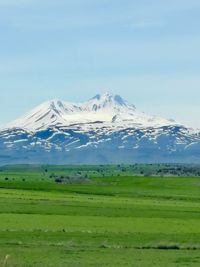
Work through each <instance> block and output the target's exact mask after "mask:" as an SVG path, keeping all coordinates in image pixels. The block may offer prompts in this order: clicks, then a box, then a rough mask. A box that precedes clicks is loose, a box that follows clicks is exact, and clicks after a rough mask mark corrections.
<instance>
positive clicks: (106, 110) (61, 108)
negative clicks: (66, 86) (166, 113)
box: [6, 93, 178, 131]
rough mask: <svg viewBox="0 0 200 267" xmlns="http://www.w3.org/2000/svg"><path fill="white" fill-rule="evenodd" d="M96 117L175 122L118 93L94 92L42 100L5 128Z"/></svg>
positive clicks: (39, 126) (31, 127)
mask: <svg viewBox="0 0 200 267" xmlns="http://www.w3.org/2000/svg"><path fill="white" fill-rule="evenodd" d="M96 121H102V122H110V123H111V124H112V123H117V122H118V123H119V124H120V123H121V124H122V125H124V123H123V122H128V123H129V124H131V125H133V126H134V125H135V126H136V125H137V126H138V127H139V126H140V127H142V126H144V127H147V126H154V127H155V126H164V125H175V124H178V123H176V122H172V121H171V120H166V119H162V118H159V117H156V116H149V115H147V114H145V113H143V112H140V111H138V110H137V109H136V107H135V106H134V105H132V104H129V103H128V102H127V101H125V100H124V99H123V98H122V97H121V96H119V95H111V94H109V93H105V94H102V95H100V94H98V95H96V96H95V97H93V98H91V99H89V100H88V101H86V102H83V103H70V102H65V101H61V100H57V99H54V100H51V101H47V102H44V103H42V104H41V105H39V106H38V107H36V108H34V109H33V110H31V111H30V112H29V113H27V114H25V115H24V116H22V117H21V118H19V119H17V120H15V121H14V122H12V123H10V124H8V125H7V126H6V127H7V128H15V127H16V126H17V127H21V128H23V129H27V130H32V131H34V130H39V129H47V128H48V127H52V126H58V125H59V126H61V125H62V126H66V125H70V124H73V123H77V124H78V123H92V122H96Z"/></svg>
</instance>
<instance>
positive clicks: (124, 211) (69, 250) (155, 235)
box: [0, 169, 200, 267]
mask: <svg viewBox="0 0 200 267" xmlns="http://www.w3.org/2000/svg"><path fill="white" fill-rule="evenodd" d="M56 171H58V170H55V172H56ZM5 177H6V178H5ZM117 264H118V265H121V266H131V267H132V266H134V267H135V266H136V267H151V266H152V267H162V266H163V267H168V266H169V267H175V266H181V267H182V266H196V267H199V266H200V178H197V177H196V178H192V177H191V178H181V177H179V178H176V177H171V178H170V177H133V176H132V177H128V176H126V177H118V176H117V177H114V176H113V177H103V178H101V177H98V178H90V182H87V183H83V184H56V183H55V181H54V180H53V179H49V177H48V176H47V175H46V173H44V172H40V171H38V170H37V171H36V170H34V169H33V170H24V171H22V170H21V169H20V170H17V169H11V170H4V171H2V172H1V173H0V266H7V267H10V266H11V267H13V266H20V267H21V266H24V267H27V266H41V267H44V266H60V267H63V266H69V267H76V266H77V267H79V266H80V267H82V266H83V267H87V266H94V267H96V266H97V267H98V266H116V265H117Z"/></svg>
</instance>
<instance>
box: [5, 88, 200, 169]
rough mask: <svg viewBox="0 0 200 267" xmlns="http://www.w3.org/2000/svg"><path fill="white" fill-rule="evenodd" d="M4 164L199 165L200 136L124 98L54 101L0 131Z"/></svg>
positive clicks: (105, 97)
mask: <svg viewBox="0 0 200 267" xmlns="http://www.w3.org/2000/svg"><path fill="white" fill-rule="evenodd" d="M0 151H1V152H0V164H11V163H52V164H67V163H71V164H94V163H96V164H98V163H101V164H104V163H134V162H200V157H199V156H200V134H199V133H198V132H197V131H195V130H193V129H189V128H187V127H185V126H183V125H181V124H179V123H176V122H175V121H172V120H166V119H162V118H159V117H156V116H149V115H147V114H145V113H143V112H140V111H138V110H137V109H136V107H135V106H134V105H131V104H129V103H128V102H127V101H125V100H124V99H123V98H121V97H120V96H119V95H114V96H113V95H110V94H108V93H105V94H103V95H96V96H95V97H93V98H91V99H90V100H88V101H87V102H84V103H77V104H76V103H69V102H64V101H60V100H52V101H48V102H45V103H43V104H41V105H40V106H38V107H36V108H35V109H33V110H32V111H30V112H29V113H27V114H26V115H25V116H23V117H21V118H19V119H18V120H16V121H14V122H12V123H10V124H8V125H7V126H6V127H4V129H2V130H1V131H0Z"/></svg>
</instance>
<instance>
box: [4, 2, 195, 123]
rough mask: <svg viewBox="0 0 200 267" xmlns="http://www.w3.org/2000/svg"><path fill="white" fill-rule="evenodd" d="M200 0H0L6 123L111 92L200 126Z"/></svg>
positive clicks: (140, 107) (159, 113) (147, 108)
mask: <svg viewBox="0 0 200 267" xmlns="http://www.w3.org/2000/svg"><path fill="white" fill-rule="evenodd" d="M199 51H200V1H199V0H190V1H189V0H168V1H165V0H140V1H138V0H56V1H55V0H1V1H0V93H1V98H0V99H1V101H0V103H1V105H0V124H4V123H6V122H8V121H11V120H13V119H15V118H17V117H18V116H19V115H22V114H23V113H24V112H26V111H28V110H29V109H31V108H33V107H34V106H35V105H38V104H40V103H41V102H43V101H45V100H48V99H51V98H61V99H63V100H67V101H83V100H86V99H88V98H90V97H92V96H93V95H95V94H96V93H101V92H105V91H109V92H111V93H114V94H115V93H116V94H120V95H122V96H123V97H124V98H125V99H127V100H128V101H129V102H131V103H133V104H135V105H136V106H137V107H138V109H140V110H143V111H145V112H147V113H150V114H156V115H160V116H163V117H166V118H174V119H176V120H177V121H180V122H182V123H185V124H187V125H190V126H193V127H199V128H200V120H199V113H200V105H199V99H200V52H199Z"/></svg>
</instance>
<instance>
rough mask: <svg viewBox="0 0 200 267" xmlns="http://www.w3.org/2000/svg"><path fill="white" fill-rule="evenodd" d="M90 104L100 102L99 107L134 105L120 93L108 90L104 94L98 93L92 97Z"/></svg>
mask: <svg viewBox="0 0 200 267" xmlns="http://www.w3.org/2000/svg"><path fill="white" fill-rule="evenodd" d="M88 102H89V103H90V104H91V103H92V102H95V104H98V105H99V107H101V108H102V107H104V108H105V107H108V106H109V105H110V106H121V107H123V106H124V107H127V106H132V107H134V106H133V105H128V103H127V101H125V100H124V99H123V98H122V97H121V96H120V95H112V94H110V93H108V92H105V93H103V94H97V95H95V96H94V97H93V98H91V99H90V100H89V101H88ZM134 108H135V107H134Z"/></svg>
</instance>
